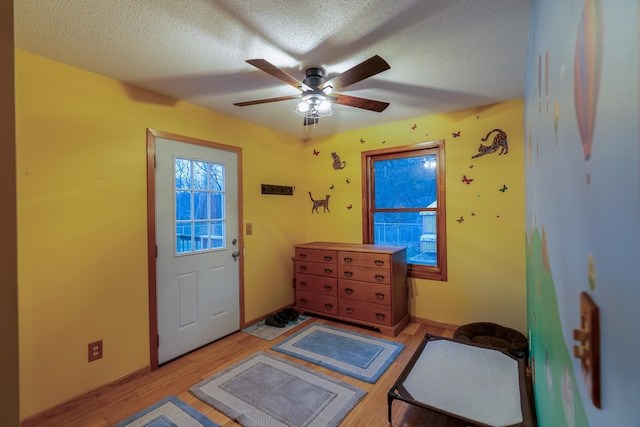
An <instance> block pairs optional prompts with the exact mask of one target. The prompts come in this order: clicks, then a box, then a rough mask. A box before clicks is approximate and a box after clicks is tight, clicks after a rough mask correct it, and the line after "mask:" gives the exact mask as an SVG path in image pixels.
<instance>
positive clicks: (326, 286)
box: [324, 285, 333, 292]
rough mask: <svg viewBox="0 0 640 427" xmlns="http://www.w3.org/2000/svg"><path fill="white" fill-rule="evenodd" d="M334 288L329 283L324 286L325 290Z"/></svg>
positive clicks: (329, 290)
mask: <svg viewBox="0 0 640 427" xmlns="http://www.w3.org/2000/svg"><path fill="white" fill-rule="evenodd" d="M332 289H333V286H329V285H325V286H324V290H325V291H327V292H331V290H332Z"/></svg>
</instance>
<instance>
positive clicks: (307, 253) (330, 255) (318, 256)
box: [296, 248, 338, 264]
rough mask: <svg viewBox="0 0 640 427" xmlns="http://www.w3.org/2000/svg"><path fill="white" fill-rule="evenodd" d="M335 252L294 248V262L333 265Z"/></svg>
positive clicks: (335, 256)
mask: <svg viewBox="0 0 640 427" xmlns="http://www.w3.org/2000/svg"><path fill="white" fill-rule="evenodd" d="M337 254H338V253H337V252H336V251H331V250H325V249H305V248H296V260H300V261H311V262H328V263H333V264H335V263H336V261H337Z"/></svg>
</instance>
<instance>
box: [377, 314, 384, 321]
mask: <svg viewBox="0 0 640 427" xmlns="http://www.w3.org/2000/svg"><path fill="white" fill-rule="evenodd" d="M384 318H385V315H384V314H382V313H376V319H378V320H384Z"/></svg>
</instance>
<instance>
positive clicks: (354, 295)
mask: <svg viewBox="0 0 640 427" xmlns="http://www.w3.org/2000/svg"><path fill="white" fill-rule="evenodd" d="M338 296H339V297H340V298H348V299H354V300H359V301H365V302H372V303H376V304H382V305H391V287H390V286H389V285H378V284H377V283H369V282H356V281H353V280H341V281H340V284H339V285H338Z"/></svg>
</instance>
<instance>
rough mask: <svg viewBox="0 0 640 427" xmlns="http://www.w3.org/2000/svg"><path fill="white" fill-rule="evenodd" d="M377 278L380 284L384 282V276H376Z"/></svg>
mask: <svg viewBox="0 0 640 427" xmlns="http://www.w3.org/2000/svg"><path fill="white" fill-rule="evenodd" d="M375 278H376V280H377V281H378V282H382V281H383V280H384V276H383V275H382V274H376V275H375Z"/></svg>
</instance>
